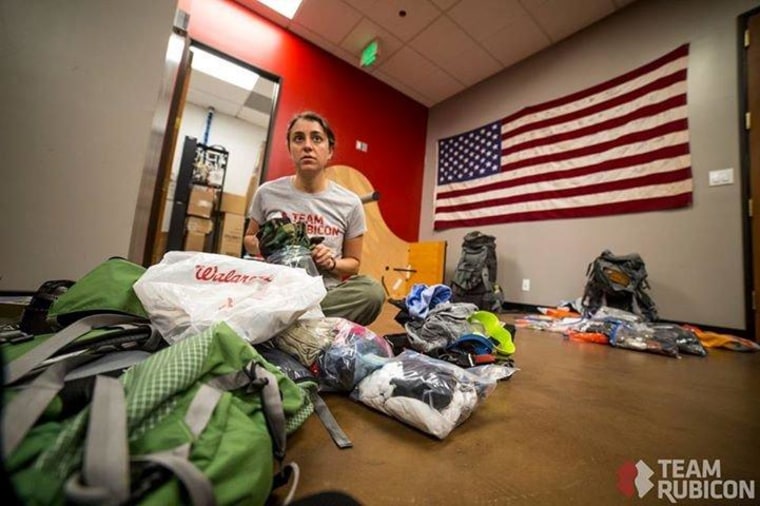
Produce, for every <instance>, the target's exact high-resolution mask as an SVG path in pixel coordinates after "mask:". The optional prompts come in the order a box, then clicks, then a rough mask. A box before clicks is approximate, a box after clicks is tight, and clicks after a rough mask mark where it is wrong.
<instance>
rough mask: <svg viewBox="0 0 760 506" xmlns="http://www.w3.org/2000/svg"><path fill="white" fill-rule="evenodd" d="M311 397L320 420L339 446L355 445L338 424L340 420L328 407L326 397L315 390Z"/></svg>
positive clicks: (348, 446) (343, 447)
mask: <svg viewBox="0 0 760 506" xmlns="http://www.w3.org/2000/svg"><path fill="white" fill-rule="evenodd" d="M310 397H311V402H312V403H313V404H314V410H315V411H316V412H317V416H318V417H319V420H320V421H321V422H322V425H324V426H325V429H327V432H328V433H329V434H330V437H331V438H332V440H333V441H335V444H336V445H338V448H341V449H345V448H351V447H352V446H354V444H353V443H352V442H351V440H350V439H348V436H347V435H346V433H345V432H343V429H342V428H341V427H340V425H338V421H337V420H336V419H335V417H334V416H333V414H332V412H331V411H330V408H328V407H327V404H325V401H324V399H322V397H320V396H319V394H318V393H317V392H315V391H312V392H311V394H310Z"/></svg>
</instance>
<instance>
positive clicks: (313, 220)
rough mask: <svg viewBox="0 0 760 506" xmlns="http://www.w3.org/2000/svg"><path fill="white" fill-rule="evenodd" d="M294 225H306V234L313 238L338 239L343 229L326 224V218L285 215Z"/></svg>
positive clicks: (315, 215)
mask: <svg viewBox="0 0 760 506" xmlns="http://www.w3.org/2000/svg"><path fill="white" fill-rule="evenodd" d="M283 214H284V215H285V216H287V217H288V218H289V219H290V221H292V222H294V223H305V224H306V234H307V235H309V236H310V237H311V236H317V235H319V236H322V237H338V236H340V235H341V229H340V228H338V227H336V226H335V225H330V224H329V223H326V222H325V217H324V216H320V215H318V214H310V213H283Z"/></svg>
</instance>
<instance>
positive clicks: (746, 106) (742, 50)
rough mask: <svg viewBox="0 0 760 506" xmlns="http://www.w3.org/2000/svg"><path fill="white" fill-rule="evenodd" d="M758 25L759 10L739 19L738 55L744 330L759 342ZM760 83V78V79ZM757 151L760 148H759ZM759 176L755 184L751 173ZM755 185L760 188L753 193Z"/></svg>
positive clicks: (759, 168)
mask: <svg viewBox="0 0 760 506" xmlns="http://www.w3.org/2000/svg"><path fill="white" fill-rule="evenodd" d="M751 18H753V22H754V23H755V25H756V26H758V27H760V7H756V8H754V9H752V10H750V11H748V12H745V13H744V14H742V15H740V16H739V18H738V23H737V24H738V30H737V31H738V33H737V35H738V40H737V47H738V54H739V80H738V84H739V111H738V112H739V114H738V116H739V118H738V120H739V131H740V135H739V144H740V153H739V155H740V164H741V183H742V188H743V192H742V201H741V206H742V209H741V213H742V222H743V223H742V224H743V227H742V230H743V233H742V236H743V242H744V248H743V252H744V272H745V276H744V301H745V304H744V305H745V328H746V334H747V337H749V338H751V339H754V340H755V341H760V339H758V335H757V330H758V329H760V312H759V311H758V308H759V307H760V163H757V162H756V165H758V166H756V167H753V166H752V161H753V159H752V156H751V155H752V152H751V148H752V144H751V137H750V135H751V131H750V130H748V129H747V128H746V119H745V115H746V113H747V112H750V108H751V106H752V105H753V104H754V105H755V107H754V109H753V110H752V111H751V112H752V115H751V116H752V121H751V123H752V125H750V126H751V127H752V126H754V128H755V131H756V132H757V131H758V130H759V129H760V110H758V109H760V107H758V105H759V104H760V101H757V100H755V101H754V102H753V103H751V102H750V99H749V96H750V95H749V73H750V68H749V58H748V52H747V48H746V42H745V40H746V35H745V34H746V33H749V29H750V19H751ZM753 35H754V39H755V40H753V41H750V42H751V43H752V44H754V46H755V48H754V50H758V48H760V30H758V33H754V34H753ZM753 72H754V75H760V69H753ZM758 81H759V82H760V79H758ZM755 149H760V146H756V147H755ZM755 159H758V160H760V156H758V154H757V153H756V154H755ZM753 169H754V173H755V174H757V175H758V177H757V178H756V180H755V181H753V178H752V174H753ZM753 185H754V187H755V188H757V190H756V191H754V188H753Z"/></svg>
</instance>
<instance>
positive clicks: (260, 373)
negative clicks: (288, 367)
mask: <svg viewBox="0 0 760 506" xmlns="http://www.w3.org/2000/svg"><path fill="white" fill-rule="evenodd" d="M257 380H263V381H261V387H262V389H261V399H262V405H263V408H264V418H265V419H266V421H267V427H268V428H269V433H270V435H271V436H272V444H273V445H274V454H275V456H276V457H277V458H278V459H279V460H282V459H283V457H285V441H286V434H287V432H286V431H287V429H286V426H285V412H284V411H283V408H282V397H280V386H279V384H278V383H277V377H276V376H275V375H274V374H272V373H271V372H269V371H267V370H266V369H265V368H264V367H263V366H262V365H260V364H257V363H255V362H251V363H249V364H248V365H247V366H246V368H245V370H243V371H236V372H234V373H230V374H226V375H224V376H218V377H216V378H214V379H213V380H211V381H209V382H208V384H209V386H211V387H214V388H218V389H220V390H226V391H232V390H237V389H238V388H242V387H245V386H248V385H254V384H256V383H257Z"/></svg>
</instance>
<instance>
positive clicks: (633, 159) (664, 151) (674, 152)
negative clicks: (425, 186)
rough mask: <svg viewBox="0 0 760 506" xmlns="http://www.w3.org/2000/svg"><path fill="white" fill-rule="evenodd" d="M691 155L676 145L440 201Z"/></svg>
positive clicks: (442, 196) (464, 191) (490, 186)
mask: <svg viewBox="0 0 760 506" xmlns="http://www.w3.org/2000/svg"><path fill="white" fill-rule="evenodd" d="M688 154H689V144H688V143H683V144H676V145H674V146H665V147H663V148H660V149H655V150H652V151H649V152H647V153H641V154H638V155H634V156H627V157H621V158H614V159H612V160H605V161H603V162H599V163H594V164H592V165H586V166H584V167H577V168H575V169H569V170H560V171H554V172H550V173H549V172H546V173H542V174H532V175H529V176H523V177H518V178H515V179H509V180H507V181H500V182H496V183H490V184H485V185H482V186H477V187H472V188H466V189H462V190H450V191H446V192H440V193H439V194H438V199H439V200H440V199H448V198H455V197H462V196H465V195H472V194H478V193H484V192H487V191H492V190H500V189H504V188H511V187H513V186H521V185H524V184H530V183H540V182H543V181H552V180H554V179H563V178H569V177H577V176H583V175H588V174H594V173H595V172H604V171H608V170H615V169H620V168H623V167H632V166H635V165H643V164H645V163H650V162H654V161H657V160H663V159H667V158H675V157H677V156H683V155H688Z"/></svg>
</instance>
